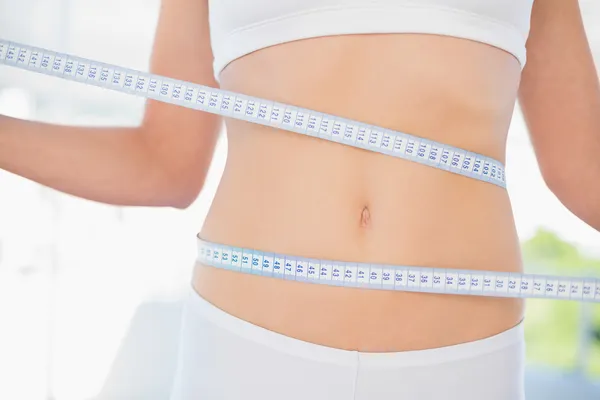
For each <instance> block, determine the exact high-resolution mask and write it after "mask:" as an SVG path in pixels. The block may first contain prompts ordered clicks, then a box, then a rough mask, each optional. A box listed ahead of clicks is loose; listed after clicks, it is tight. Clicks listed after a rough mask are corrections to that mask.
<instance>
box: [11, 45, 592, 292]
mask: <svg viewBox="0 0 600 400" xmlns="http://www.w3.org/2000/svg"><path fill="white" fill-rule="evenodd" d="M0 64H4V65H9V66H13V67H17V68H21V69H25V70H28V71H33V72H38V73H42V74H46V75H50V76H56V77H59V78H63V79H67V80H72V81H76V82H81V83H86V84H88V85H94V86H99V87H103V88H107V89H111V90H116V91H118V92H123V93H128V94H133V95H137V96H142V97H146V98H149V99H153V100H158V101H162V102H166V103H171V104H176V105H179V106H183V107H187V108H192V109H196V110H200V111H204V112H209V113H213V114H218V115H222V116H224V117H230V118H235V119H240V120H244V121H248V122H253V123H256V124H260V125H266V126H271V127H274V128H278V129H282V130H286V131H291V132H296V133H299V134H304V135H307V136H313V137H318V138H321V139H325V140H329V141H332V142H337V143H342V144H345V145H349V146H353V147H357V148H361V149H366V150H370V151H374V152H378V153H382V154H386V155H390V156H394V157H398V158H402V159H405V160H410V161H413V162H417V163H419V164H423V165H427V166H430V167H434V168H438V169H442V170H445V171H449V172H451V173H455V174H459V175H463V176H467V177H470V178H473V179H477V180H480V181H484V182H489V183H492V184H494V185H497V186H500V187H502V188H506V179H505V174H504V167H503V165H502V164H501V163H500V162H498V161H496V160H494V159H492V158H490V157H486V156H483V155H481V154H477V153H473V152H469V151H466V150H463V149H459V148H456V147H453V146H449V145H446V144H442V143H438V142H435V141H433V140H429V139H424V138H419V137H417V136H413V135H409V134H407V133H403V132H397V131H393V130H390V129H385V128H380V127H377V126H374V125H369V124H364V123H361V122H358V121H353V120H349V119H346V118H341V117H336V116H333V115H329V114H324V113H320V112H317V111H313V110H309V109H306V108H301V107H295V106H292V105H287V104H282V103H278V102H273V101H269V100H265V99H260V98H257V97H252V96H247V95H243V94H239V93H233V92H229V91H225V90H221V89H216V88H212V87H207V86H202V85H198V84H195V83H191V82H185V81H180V80H176V79H172V78H168V77H163V76H159V75H155V74H151V73H147V72H140V71H136V70H132V69H129V68H124V67H119V66H115V65H111V64H106V63H102V62H99V61H94V60H89V59H85V58H81V57H76V56H72V55H68V54H64V53H58V52H54V51H50V50H46V49H41V48H37V47H32V46H28V45H23V44H19V43H15V42H8V41H5V40H2V39H0ZM198 259H199V261H201V262H203V263H206V264H209V265H212V266H215V267H219V268H226V269H233V270H239V271H242V272H249V273H253V274H258V275H267V276H273V277H281V278H284V279H292V280H297V281H306V282H314V283H322V284H330V285H337V286H351V287H365V288H370V289H384V290H407V291H419V292H431V293H455V294H471V295H481V296H501V297H542V298H558V299H573V300H580V301H593V302H600V281H599V280H597V279H595V278H569V277H561V276H554V277H553V276H542V275H531V274H529V275H528V274H521V273H500V272H490V271H467V270H449V269H432V268H421V267H401V266H387V265H375V264H362V263H349V262H338V261H327V260H314V259H308V258H301V257H293V256H289V255H279V254H271V253H263V252H261V251H257V250H250V249H240V248H233V247H229V246H224V245H217V244H211V243H208V242H203V241H200V242H199V253H198Z"/></svg>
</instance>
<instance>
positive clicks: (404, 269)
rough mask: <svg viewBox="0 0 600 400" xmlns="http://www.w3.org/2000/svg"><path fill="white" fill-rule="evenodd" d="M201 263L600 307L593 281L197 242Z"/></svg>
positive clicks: (355, 283)
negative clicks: (334, 258)
mask: <svg viewBox="0 0 600 400" xmlns="http://www.w3.org/2000/svg"><path fill="white" fill-rule="evenodd" d="M198 262H200V263H202V264H205V265H210V266H213V267H217V268H223V269H228V270H234V271H239V272H246V273H250V274H255V275H261V276H270V277H275V278H281V279H287V280H294V281H302V282H310V283H320V284H326V285H333V286H345V287H360V288H366V289H376V290H399V291H413V292H428V293H440V294H464V295H475V296H493V297H519V298H545V299H562V300H577V301H585V302H596V303H600V280H598V279H594V278H583V277H582V278H576V277H564V276H551V275H538V274H524V273H516V272H510V273H509V272H494V271H475V270H458V269H440V268H424V267H416V266H395V265H382V264H365V263H353V262H343V261H331V260H320V259H313V258H304V257H295V256H290V255H284V254H277V253H268V252H263V251H259V250H253V249H244V248H238V247H232V246H227V245H222V244H216V243H211V242H207V241H204V240H201V239H198Z"/></svg>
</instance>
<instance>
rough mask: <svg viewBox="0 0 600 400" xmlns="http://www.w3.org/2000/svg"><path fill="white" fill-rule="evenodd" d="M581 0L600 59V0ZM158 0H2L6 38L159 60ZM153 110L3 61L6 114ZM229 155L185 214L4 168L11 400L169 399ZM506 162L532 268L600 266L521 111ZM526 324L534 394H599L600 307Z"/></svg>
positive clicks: (96, 115) (0, 271) (549, 310)
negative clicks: (56, 187) (202, 238)
mask: <svg viewBox="0 0 600 400" xmlns="http://www.w3.org/2000/svg"><path fill="white" fill-rule="evenodd" d="M580 4H581V7H582V12H583V17H584V20H585V24H586V29H587V31H588V34H589V39H590V43H591V46H592V48H593V51H594V56H595V58H596V62H597V64H598V65H599V66H600V2H598V1H597V0H581V1H580ZM158 7H159V1H158V0H128V1H123V0H103V1H101V2H98V1H93V0H77V1H75V0H19V1H15V0H0V38H3V39H6V40H12V41H17V42H21V43H27V44H30V45H35V46H39V47H46V48H49V49H52V50H56V51H60V52H65V53H71V54H77V55H79V56H82V57H87V58H92V59H97V60H102V61H105V62H108V63H114V64H119V65H123V66H126V67H130V68H135V69H141V70H147V69H148V61H149V55H150V49H151V44H152V39H153V35H154V29H155V25H156V21H157V17H158ZM142 111H143V100H141V99H138V98H134V97H129V96H125V95H122V94H118V93H114V92H109V91H105V90H101V89H98V88H95V87H91V86H84V85H81V84H76V83H71V82H67V81H63V80H60V79H57V78H50V77H46V76H42V75H38V74H34V73H29V72H24V71H20V70H16V69H12V68H8V67H5V66H0V113H1V114H6V115H11V116H15V117H21V118H28V119H33V120H39V121H46V122H56V123H61V124H73V125H135V124H137V123H138V122H139V121H140V120H141V117H142ZM599 112H600V110H599ZM225 156H226V142H225V138H224V137H223V138H221V141H220V143H219V145H218V149H217V156H216V159H215V161H214V163H213V166H212V169H211V172H210V175H209V180H208V182H207V186H206V188H205V189H204V191H203V192H202V194H201V195H200V197H199V198H198V200H197V201H196V202H195V203H194V204H193V206H192V207H190V208H189V209H187V210H185V211H178V210H166V209H145V208H119V207H111V206H106V205H101V204H97V203H93V202H89V201H85V200H81V199H76V198H73V197H71V196H67V195H64V194H61V193H58V192H56V191H53V190H50V189H48V188H44V187H41V186H39V185H37V184H34V183H32V182H29V181H27V180H24V179H21V178H18V177H16V176H14V175H11V174H9V173H7V172H4V171H1V170H0V399H10V400H50V399H54V400H92V399H93V400H117V399H128V400H136V399H144V400H166V399H168V392H169V389H170V385H171V379H172V376H173V373H174V366H175V361H176V360H175V356H176V353H175V350H176V347H177V332H178V323H179V313H180V299H181V297H182V295H183V293H184V291H185V290H186V288H187V286H188V282H189V279H190V273H191V268H192V265H193V261H194V257H195V251H196V249H195V242H194V236H195V233H196V232H197V231H198V230H199V228H200V226H201V224H202V221H203V219H204V217H205V215H206V213H207V211H208V206H209V204H210V202H211V200H212V197H213V195H214V192H215V189H216V185H217V184H218V181H219V178H220V175H221V172H222V170H223V166H224V161H225ZM507 165H508V172H507V174H508V177H509V192H510V194H511V197H512V200H513V205H514V212H515V216H516V221H517V228H518V231H519V235H520V238H521V240H522V246H523V254H524V257H525V261H526V266H527V270H528V271H530V272H541V271H544V272H545V273H555V274H570V275H584V274H585V275H599V274H600V234H599V233H598V232H596V231H594V230H593V229H591V228H590V227H588V226H586V225H585V224H583V223H582V222H580V221H579V220H578V219H577V218H575V217H574V216H573V215H572V214H571V213H570V212H568V211H567V210H566V209H565V208H564V207H563V206H562V205H561V204H560V203H559V202H558V200H557V199H556V198H555V197H554V196H553V195H552V194H551V193H550V192H549V191H548V189H547V188H546V187H545V185H544V183H543V181H542V179H541V177H540V173H539V170H538V168H537V165H536V163H535V158H534V155H533V152H532V148H531V145H530V142H529V139H528V136H527V132H526V128H525V125H524V123H523V119H522V116H521V114H520V111H519V109H518V107H517V108H516V109H515V115H514V119H513V123H512V126H511V129H510V135H509V143H508V161H507ZM157 227H159V229H157ZM142 271H143V274H142ZM140 277H143V278H142V279H140ZM526 332H527V333H526V339H527V360H528V364H527V375H526V389H527V393H528V400H542V399H543V400H552V399H566V398H569V399H572V400H586V399H599V398H600V306H599V305H591V304H587V305H585V304H580V303H575V302H565V301H544V300H536V301H529V303H528V311H527V318H526Z"/></svg>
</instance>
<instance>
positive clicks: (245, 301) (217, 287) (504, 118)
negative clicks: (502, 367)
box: [193, 34, 522, 351]
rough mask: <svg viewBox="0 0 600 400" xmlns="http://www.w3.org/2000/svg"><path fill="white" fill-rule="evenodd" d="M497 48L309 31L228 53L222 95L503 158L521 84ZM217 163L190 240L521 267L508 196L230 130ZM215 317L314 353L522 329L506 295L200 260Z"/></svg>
mask: <svg viewBox="0 0 600 400" xmlns="http://www.w3.org/2000/svg"><path fill="white" fill-rule="evenodd" d="M520 71H521V68H520V64H519V63H518V61H517V60H516V59H515V58H514V57H513V56H512V55H511V54H509V53H507V52H505V51H503V50H500V49H498V48H494V47H492V46H489V45H485V44H481V43H476V42H473V41H469V40H464V39H457V38H451V37H444V36H437V35H416V34H375V35H346V36H331V37H321V38H314V39H307V40H300V41H295V42H289V43H286V44H282V45H278V46H273V47H269V48H266V49H262V50H260V51H257V52H254V53H252V54H249V55H247V56H244V57H242V58H239V59H237V60H235V61H234V62H232V63H231V64H229V65H228V67H227V68H225V70H224V71H223V72H222V74H221V75H220V78H221V87H222V88H223V89H226V90H231V91H235V92H241V93H245V94H249V95H254V96H258V97H263V98H268V99H271V100H276V101H279V102H282V103H288V104H293V105H297V106H301V107H306V108H310V109H314V110H318V111H322V112H326V113H330V114H334V115H338V116H342V117H348V118H351V119H354V120H359V121H361V122H366V123H372V124H374V125H378V126H382V127H385V128H389V129H394V130H398V131H402V132H407V133H411V134H414V135H416V136H421V137H426V138H429V139H433V140H436V141H439V142H442V143H447V144H451V145H454V146H457V147H461V148H464V149H468V150H471V151H474V152H478V153H482V154H484V155H487V156H490V157H493V158H495V159H497V160H499V161H501V162H504V152H505V141H506V135H507V131H508V127H509V123H510V120H511V116H512V111H513V107H514V102H515V98H516V93H517V88H518V84H519V78H520ZM226 123H227V138H228V158H227V164H226V167H225V171H224V174H223V177H222V179H221V182H220V186H219V188H218V191H217V194H216V196H215V199H214V201H213V204H212V206H211V209H210V212H209V214H208V216H207V219H206V221H205V224H204V226H203V228H202V231H201V233H200V236H201V237H202V238H203V239H206V240H209V241H214V242H220V243H225V244H230V245H234V246H239V247H250V248H256V249H261V250H264V251H273V252H279V253H287V254H292V255H297V256H307V257H315V258H327V259H334V260H344V261H356V262H372V263H391V264H403V265H419V266H430V267H440V268H464V269H489V270H499V271H518V270H520V269H521V260H520V253H519V243H518V239H517V236H516V232H515V227H514V222H513V215H512V211H511V206H510V203H509V198H508V195H507V192H506V190H505V189H502V188H500V187H498V186H495V185H492V184H488V183H483V182H480V181H476V180H474V179H470V178H466V177H463V176H459V175H455V174H452V173H448V172H444V171H441V170H437V169H434V168H431V167H426V166H423V165H419V164H416V163H412V162H409V161H405V160H401V159H397V158H394V157H389V156H385V155H382V154H377V153H374V152H368V151H365V150H360V149H356V148H352V147H349V146H344V145H341V144H336V143H331V142H327V141H324V140H320V139H317V138H311V137H306V136H303V135H298V134H295V133H291V132H285V131H280V130H276V129H273V128H268V127H264V126H259V125H253V124H250V123H246V122H241V121H237V120H227V121H226ZM193 282H194V287H195V288H196V290H197V291H198V292H199V293H200V295H201V296H203V297H204V298H206V299H207V300H208V301H210V302H212V303H213V304H215V305H217V306H218V307H220V308H221V309H223V310H224V311H226V312H228V313H230V314H233V315H235V316H237V317H240V318H242V319H245V320H248V321H250V322H252V323H254V324H257V325H260V326H263V327H265V328H267V329H270V330H272V331H275V332H279V333H282V334H285V335H287V336H291V337H295V338H298V339H301V340H306V341H310V342H314V343H319V344H323V345H327V346H332V347H338V348H345V349H358V350H361V351H401V350H408V349H422V348H431V347H438V346H444V345H450V344H455V343H461V342H466V341H471V340H477V339H480V338H483V337H487V336H490V335H493V334H495V333H498V332H500V331H503V330H506V329H508V328H509V327H512V326H514V325H516V324H517V323H518V322H519V321H520V320H521V319H522V302H521V301H520V300H517V299H505V298H504V299H502V298H485V297H479V296H451V295H433V294H420V293H408V292H396V291H394V292H386V291H371V290H364V289H348V288H337V287H328V286H324V285H311V284H306V283H298V282H290V281H282V280H276V279H271V278H264V277H258V276H252V275H246V274H240V273H234V272H230V271H223V270H217V269H215V268H211V267H203V266H200V265H198V266H197V268H196V270H195V274H194V278H193Z"/></svg>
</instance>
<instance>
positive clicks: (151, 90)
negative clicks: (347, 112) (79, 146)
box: [0, 39, 506, 188]
mask: <svg viewBox="0 0 600 400" xmlns="http://www.w3.org/2000/svg"><path fill="white" fill-rule="evenodd" d="M0 64H5V65H10V66H13V67H17V68H21V69H26V70H28V71H34V72H39V73H42V74H46V75H50V76H57V77H59V78H63V79H67V80H71V81H76V82H82V83H86V84H89V85H94V86H99V87H103V88H106V89H111V90H116V91H118V92H123V93H128V94H133V95H137V96H142V97H146V98H149V99H153V100H158V101H162V102H165V103H171V104H176V105H179V106H183V107H187V108H193V109H195V110H201V111H205V112H209V113H213V114H218V115H222V116H224V117H229V118H235V119H240V120H244V121H248V122H253V123H256V124H260V125H266V126H271V127H274V128H278V129H282V130H286V131H290V132H296V133H300V134H303V135H307V136H313V137H318V138H320V139H325V140H329V141H332V142H337V143H342V144H345V145H349V146H353V147H358V148H361V149H366V150H370V151H375V152H378V153H382V154H386V155H390V156H394V157H398V158H402V159H405V160H410V161H414V162H417V163H419V164H423V165H427V166H430V167H435V168H438V169H442V170H445V171H449V172H452V173H455V174H459V175H463V176H467V177H470V178H473V179H477V180H480V181H484V182H489V183H492V184H495V185H497V186H500V187H502V188H506V179H505V171H504V166H503V165H502V163H500V162H499V161H496V160H494V159H492V158H490V157H486V156H484V155H481V154H477V153H474V152H470V151H466V150H463V149H459V148H457V147H453V146H449V145H446V144H442V143H438V142H435V141H433V140H429V139H424V138H420V137H417V136H413V135H409V134H407V133H403V132H397V131H393V130H390V129H385V128H381V127H377V126H374V125H369V124H364V123H361V122H358V121H353V120H350V119H346V118H341V117H336V116H333V115H329V114H324V113H320V112H317V111H313V110H309V109H306V108H301V107H295V106H292V105H288V104H282V103H278V102H273V101H269V100H265V99H261V98H257V97H253V96H247V95H243V94H239V93H234V92H230V91H225V90H221V89H216V88H212V87H208V86H202V85H198V84H195V83H191V82H185V81H180V80H176V79H171V78H168V77H164V76H159V75H155V74H151V73H147V72H140V71H136V70H133V69H129V68H124V67H119V66H116V65H111V64H106V63H102V62H99V61H94V60H89V59H85V58H81V57H76V56H72V55H69V54H64V53H57V52H54V51H50V50H46V49H41V48H37V47H32V46H28V45H24V44H19V43H14V42H8V41H5V40H1V39H0Z"/></svg>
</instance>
